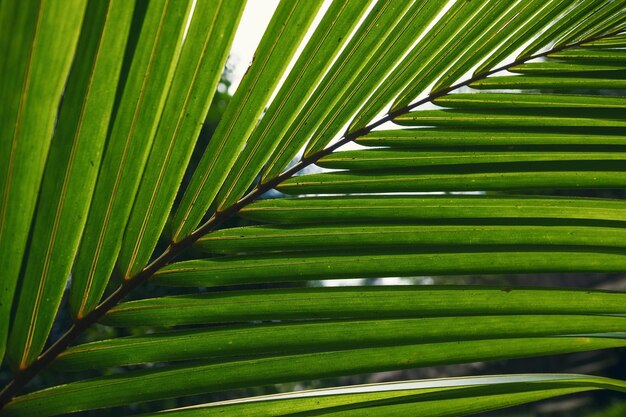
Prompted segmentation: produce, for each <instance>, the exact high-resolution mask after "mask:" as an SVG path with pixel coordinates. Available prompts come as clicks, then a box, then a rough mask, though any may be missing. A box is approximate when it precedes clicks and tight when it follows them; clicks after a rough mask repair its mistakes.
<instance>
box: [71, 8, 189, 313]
mask: <svg viewBox="0 0 626 417" xmlns="http://www.w3.org/2000/svg"><path fill="white" fill-rule="evenodd" d="M191 3H192V2H191V0H183V1H175V0H167V1H157V2H149V4H148V9H147V11H146V16H145V18H144V21H143V25H142V27H141V33H140V35H139V40H138V43H137V47H136V53H135V54H134V55H133V61H132V64H131V67H130V72H129V75H128V79H127V81H126V83H125V85H124V92H123V94H122V99H121V102H120V104H119V108H118V109H117V112H116V117H115V120H114V121H113V127H112V129H111V134H110V137H109V141H108V146H107V148H106V151H105V153H104V157H103V160H102V166H101V169H100V174H99V175H98V181H97V183H96V189H95V192H94V197H93V202H92V204H91V208H90V210H89V215H88V217H87V224H86V226H85V230H84V235H83V236H84V237H83V239H82V241H81V245H80V248H79V251H78V255H77V257H76V262H75V264H74V270H73V273H72V286H71V291H70V308H71V311H72V315H73V316H74V317H77V318H80V317H82V316H84V315H85V314H87V313H89V311H91V310H92V309H93V308H95V306H96V305H97V304H98V301H99V300H100V297H101V296H102V294H103V292H104V289H105V287H106V284H107V282H108V280H109V276H110V275H111V272H112V270H113V266H114V264H115V260H116V258H117V255H118V252H119V249H120V245H121V243H122V236H123V233H124V227H125V226H126V222H127V220H128V216H129V214H130V210H131V208H132V204H133V201H134V199H135V193H136V192H137V187H138V186H139V180H140V179H141V175H142V173H143V169H144V166H145V162H146V159H147V157H148V153H149V151H150V147H151V145H152V140H153V137H154V133H155V130H156V127H157V125H158V122H159V118H160V115H161V111H162V109H163V103H164V101H165V98H166V96H167V91H168V88H169V86H170V83H171V80H172V73H173V70H174V68H175V67H176V62H177V60H178V57H179V55H180V49H181V41H182V36H183V32H184V29H185V22H186V20H187V18H188V16H189V12H190V8H191Z"/></svg>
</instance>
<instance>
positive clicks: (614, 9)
mask: <svg viewBox="0 0 626 417" xmlns="http://www.w3.org/2000/svg"><path fill="white" fill-rule="evenodd" d="M624 6H625V5H624V2H622V1H612V2H609V3H606V4H605V5H604V7H602V8H601V9H596V10H595V11H594V13H593V15H591V16H588V17H587V18H586V19H585V20H584V21H583V22H581V24H580V25H578V26H577V27H575V28H574V29H573V30H571V31H570V32H569V33H567V35H565V36H564V37H563V38H561V39H560V40H559V42H558V43H557V44H556V46H557V47H558V46H562V45H571V44H573V43H576V42H580V41H581V40H584V39H589V38H592V37H594V36H595V35H598V34H599V33H601V32H602V31H603V30H604V29H605V28H607V26H606V25H608V27H609V28H610V27H611V25H612V24H613V23H614V19H615V18H616V17H617V18H618V19H619V18H621V17H623V16H624V10H625V7H624Z"/></svg>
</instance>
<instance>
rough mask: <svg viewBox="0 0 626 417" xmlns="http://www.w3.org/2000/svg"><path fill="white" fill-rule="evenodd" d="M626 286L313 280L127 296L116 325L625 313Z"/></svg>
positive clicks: (110, 320) (112, 315)
mask: <svg viewBox="0 0 626 417" xmlns="http://www.w3.org/2000/svg"><path fill="white" fill-rule="evenodd" d="M625 312H626V294H624V293H621V292H610V291H597V290H596V291H588V290H563V289H548V288H510V287H500V288H498V287H486V286H457V285H455V286H447V287H446V286H431V285H428V286H370V287H313V288H283V289H275V290H256V291H227V292H213V293H205V294H193V295H183V296H174V297H163V298H151V299H150V298H149V299H144V300H138V301H130V302H126V303H122V304H120V305H118V306H116V307H114V308H113V309H111V310H110V311H109V312H108V313H107V315H106V316H105V317H104V320H103V322H104V323H105V324H108V325H112V326H125V327H130V326H153V327H154V326H178V325H189V324H205V323H228V322H235V323H237V322H239V323H240V322H257V321H259V320H262V321H270V320H288V321H294V320H322V319H350V318H352V319H385V318H411V317H415V318H422V317H452V316H476V315H478V316H480V315H507V316H508V317H510V316H511V315H513V314H557V315H561V314H622V315H623V314H624V313H625Z"/></svg>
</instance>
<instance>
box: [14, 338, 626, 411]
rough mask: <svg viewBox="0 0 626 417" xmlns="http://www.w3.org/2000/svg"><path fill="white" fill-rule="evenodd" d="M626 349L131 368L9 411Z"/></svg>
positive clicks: (561, 341)
mask: <svg viewBox="0 0 626 417" xmlns="http://www.w3.org/2000/svg"><path fill="white" fill-rule="evenodd" d="M623 346H626V339H610V338H592V337H540V338H515V339H492V340H487V341H465V342H443V343H433V344H418V345H404V346H390V347H380V348H375V347H374V348H364V349H353V350H343V351H333V352H322V353H309V354H302V355H291V356H279V357H270V358H262V359H252V360H241V361H236V362H226V363H219V364H208V365H191V366H185V367H171V368H164V369H158V370H150V371H135V372H127V373H124V374H121V375H114V376H108V377H100V378H94V379H91V380H86V381H80V382H74V383H69V384H65V385H61V386H57V387H53V388H48V389H46V390H43V391H36V392H33V393H30V394H26V395H23V396H21V397H17V398H15V399H13V401H12V402H10V403H9V404H7V406H6V407H5V409H4V410H3V412H4V414H5V416H6V417H13V416H23V415H28V414H30V415H37V416H41V417H46V416H53V415H56V414H61V413H67V412H74V411H81V410H87V409H93V408H104V407H112V406H117V405H123V404H128V403H134V402H144V401H152V400H157V399H163V398H172V397H176V396H190V395H195V394H201V393H207V392H214V391H224V390H226V389H236V388H244V387H254V386H259V385H263V384H269V383H272V384H274V383H280V382H291V381H301V380H308V379H318V378H329V377H337V376H342V375H350V374H359V373H365V372H372V371H385V370H397V369H410V368H416V367H424V366H432V365H441V364H452V363H467V362H478V361H486V360H497V359H504V358H519V357H531V356H539V355H546V354H559V353H571V352H584V351H590V350H597V349H607V348H616V347H623ZM618 386H619V385H618ZM621 389H623V387H622V388H621Z"/></svg>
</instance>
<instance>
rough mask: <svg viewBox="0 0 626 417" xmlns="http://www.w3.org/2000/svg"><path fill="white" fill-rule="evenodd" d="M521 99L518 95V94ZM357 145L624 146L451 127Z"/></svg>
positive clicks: (385, 134)
mask: <svg viewBox="0 0 626 417" xmlns="http://www.w3.org/2000/svg"><path fill="white" fill-rule="evenodd" d="M520 96H521V94H520ZM356 143H358V144H359V145H364V146H390V147H392V148H395V147H398V148H407V147H411V148H412V147H417V148H424V147H426V148H434V147H436V148H450V147H452V148H457V147H463V148H464V147H465V146H514V145H523V146H526V145H532V146H535V145H545V146H550V145H573V146H574V145H594V146H595V145H597V146H605V145H626V138H625V137H624V136H621V135H619V134H615V135H609V134H598V133H597V132H595V133H594V132H591V131H587V132H581V133H570V132H563V133H559V132H537V131H522V130H519V131H513V130H510V129H507V130H506V131H498V130H480V129H471V130H462V129H451V128H448V129H446V128H420V129H403V130H378V131H374V132H372V133H368V134H367V135H365V136H361V137H359V138H358V139H357V140H356Z"/></svg>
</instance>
